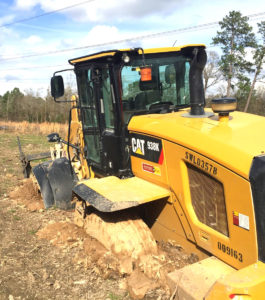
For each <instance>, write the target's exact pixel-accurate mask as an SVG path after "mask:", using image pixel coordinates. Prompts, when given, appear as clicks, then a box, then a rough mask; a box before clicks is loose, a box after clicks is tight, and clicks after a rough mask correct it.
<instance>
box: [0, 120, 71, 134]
mask: <svg viewBox="0 0 265 300" xmlns="http://www.w3.org/2000/svg"><path fill="white" fill-rule="evenodd" d="M1 127H2V128H4V129H5V130H8V131H15V132H17V133H27V134H28V133H34V134H41V135H47V134H49V133H51V132H58V133H59V134H60V135H61V136H65V135H66V134H67V128H68V124H60V123H48V122H44V123H29V122H27V121H23V122H11V121H9V122H6V121H0V128H1Z"/></svg>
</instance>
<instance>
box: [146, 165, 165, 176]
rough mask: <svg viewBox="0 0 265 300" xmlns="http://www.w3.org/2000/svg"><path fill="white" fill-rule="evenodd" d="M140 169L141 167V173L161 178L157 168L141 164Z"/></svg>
mask: <svg viewBox="0 0 265 300" xmlns="http://www.w3.org/2000/svg"><path fill="white" fill-rule="evenodd" d="M142 167H143V171H145V172H149V173H153V174H155V175H159V176H161V170H160V168H159V167H155V166H152V165H149V164H145V163H142Z"/></svg>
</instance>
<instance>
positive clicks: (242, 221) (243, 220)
mask: <svg viewBox="0 0 265 300" xmlns="http://www.w3.org/2000/svg"><path fill="white" fill-rule="evenodd" d="M233 224H234V225H236V226H238V227H241V228H244V229H246V230H249V216H246V215H243V214H241V213H239V212H237V211H233Z"/></svg>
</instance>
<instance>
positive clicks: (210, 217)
mask: <svg viewBox="0 0 265 300" xmlns="http://www.w3.org/2000/svg"><path fill="white" fill-rule="evenodd" d="M187 168H188V175H189V183H190V193H191V201H192V206H193V209H194V211H195V214H196V216H197V218H198V220H199V221H200V222H202V223H203V224H205V225H207V226H209V227H211V228H213V229H215V230H217V231H219V232H221V233H222V234H224V235H226V236H228V225H227V215H226V207H225V198H224V188H223V185H222V183H221V182H219V181H217V180H216V179H214V178H212V177H211V176H209V175H208V174H206V173H204V172H202V171H201V170H199V169H197V168H196V167H194V166H192V165H190V164H187Z"/></svg>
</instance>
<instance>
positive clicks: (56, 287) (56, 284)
mask: <svg viewBox="0 0 265 300" xmlns="http://www.w3.org/2000/svg"><path fill="white" fill-rule="evenodd" d="M53 287H54V289H55V290H59V289H60V288H61V285H60V283H59V281H58V280H56V281H55V283H54V285H53Z"/></svg>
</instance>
